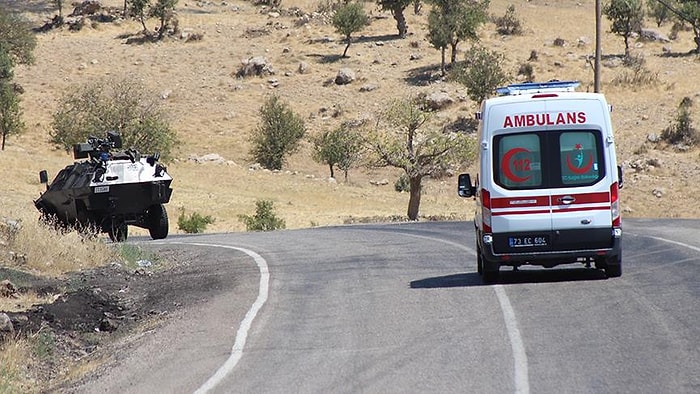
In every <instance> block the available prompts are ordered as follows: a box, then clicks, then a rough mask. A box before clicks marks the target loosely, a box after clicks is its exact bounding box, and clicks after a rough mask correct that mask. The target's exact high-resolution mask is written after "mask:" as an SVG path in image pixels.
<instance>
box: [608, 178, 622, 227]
mask: <svg viewBox="0 0 700 394" xmlns="http://www.w3.org/2000/svg"><path fill="white" fill-rule="evenodd" d="M610 203H611V205H610V208H611V209H610V215H611V216H612V225H613V228H619V227H620V226H621V225H622V218H621V217H620V188H619V187H618V184H617V182H615V183H613V184H612V185H611V186H610Z"/></svg>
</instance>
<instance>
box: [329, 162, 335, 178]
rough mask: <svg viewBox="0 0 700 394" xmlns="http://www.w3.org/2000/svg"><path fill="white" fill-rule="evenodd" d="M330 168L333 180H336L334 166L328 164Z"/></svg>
mask: <svg viewBox="0 0 700 394" xmlns="http://www.w3.org/2000/svg"><path fill="white" fill-rule="evenodd" d="M328 168H330V170H331V178H335V175H334V172H333V164H328Z"/></svg>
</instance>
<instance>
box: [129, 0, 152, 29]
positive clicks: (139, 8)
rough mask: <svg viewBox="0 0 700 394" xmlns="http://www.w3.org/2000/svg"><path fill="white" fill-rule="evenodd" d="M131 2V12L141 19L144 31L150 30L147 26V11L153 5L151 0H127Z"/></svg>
mask: <svg viewBox="0 0 700 394" xmlns="http://www.w3.org/2000/svg"><path fill="white" fill-rule="evenodd" d="M127 1H128V2H129V9H130V10H131V14H132V15H134V16H135V17H137V18H138V19H139V21H140V22H141V26H143V31H144V33H145V32H148V28H147V27H146V11H147V10H148V7H149V6H150V5H151V0H127Z"/></svg>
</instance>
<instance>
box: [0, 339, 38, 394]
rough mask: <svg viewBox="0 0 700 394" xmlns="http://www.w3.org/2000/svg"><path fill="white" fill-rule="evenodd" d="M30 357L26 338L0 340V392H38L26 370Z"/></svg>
mask: <svg viewBox="0 0 700 394" xmlns="http://www.w3.org/2000/svg"><path fill="white" fill-rule="evenodd" d="M30 358H31V348H30V345H29V340H28V339H19V340H16V341H5V342H0V393H32V392H38V387H37V385H36V382H35V381H34V380H32V378H31V377H30V376H29V373H28V371H27V360H29V359H30Z"/></svg>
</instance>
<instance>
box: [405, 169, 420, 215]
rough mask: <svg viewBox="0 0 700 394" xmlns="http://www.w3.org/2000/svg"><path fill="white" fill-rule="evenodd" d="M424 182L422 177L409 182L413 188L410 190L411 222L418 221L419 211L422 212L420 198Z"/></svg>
mask: <svg viewBox="0 0 700 394" xmlns="http://www.w3.org/2000/svg"><path fill="white" fill-rule="evenodd" d="M422 180H423V177H422V176H417V177H413V178H410V179H409V180H408V182H409V185H410V186H411V190H410V192H409V193H410V197H409V199H408V219H409V220H418V211H419V210H420V196H421V188H422V185H421V181H422Z"/></svg>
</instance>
